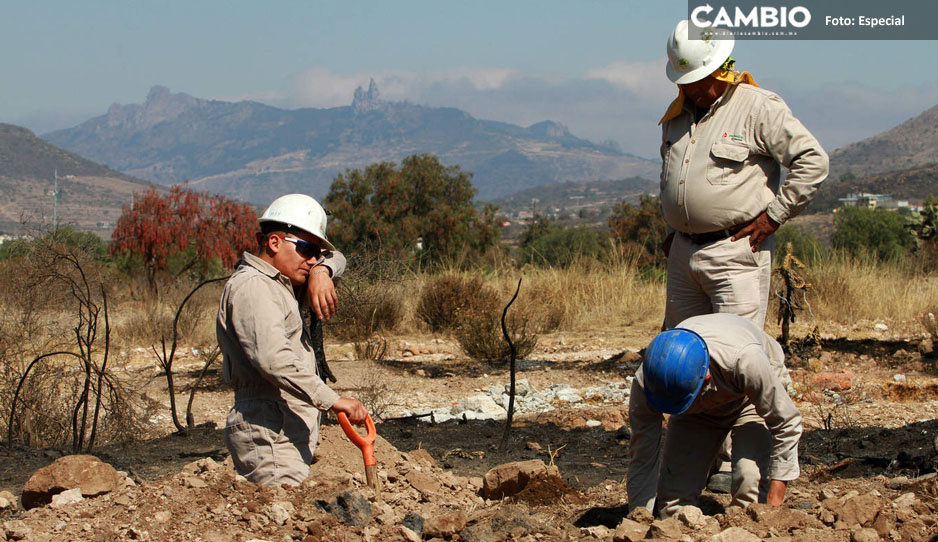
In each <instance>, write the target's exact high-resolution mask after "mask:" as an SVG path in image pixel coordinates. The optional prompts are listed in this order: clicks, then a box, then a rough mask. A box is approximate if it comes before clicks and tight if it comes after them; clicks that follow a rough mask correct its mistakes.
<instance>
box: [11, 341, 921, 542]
mask: <svg viewBox="0 0 938 542" xmlns="http://www.w3.org/2000/svg"><path fill="white" fill-rule="evenodd" d="M653 334H654V330H653V329H634V328H633V329H629V330H612V331H609V332H605V333H595V334H588V335H587V334H573V333H564V334H554V335H551V336H549V337H546V338H545V339H544V340H543V341H542V343H541V346H539V348H538V350H537V351H536V352H535V353H534V354H533V355H532V356H531V358H532V361H525V362H522V363H519V373H518V377H519V378H526V379H528V380H529V382H530V383H531V385H532V387H534V388H535V389H537V388H543V387H546V386H548V385H550V384H555V383H566V384H570V385H572V386H575V387H586V386H595V385H597V384H600V383H602V382H611V381H621V380H624V379H625V378H626V377H628V376H630V375H631V374H632V373H633V372H634V369H635V364H634V363H628V362H625V361H623V359H628V358H629V356H625V357H623V356H621V354H622V353H623V352H624V351H625V350H631V351H637V350H639V349H640V347H641V346H643V345H644V344H646V343H647V341H648V340H650V338H651V337H652V336H653ZM854 335H856V334H854ZM390 344H391V349H390V352H389V355H388V357H389V358H390V361H384V362H380V363H375V362H363V361H355V360H351V359H348V358H350V357H351V356H350V353H351V351H352V347H351V345H348V344H346V345H341V344H331V345H328V346H327V353H328V355H329V356H330V359H331V361H330V365H331V367H332V369H333V371H334V372H335V373H336V375H337V377H338V378H339V381H338V383H337V384H336V385H335V386H334V387H335V388H336V389H337V391H339V392H340V393H342V394H346V395H353V396H354V395H360V394H363V393H366V392H368V391H374V390H377V391H379V392H380V393H379V394H378V395H379V396H380V398H381V399H383V400H384V403H390V404H385V405H384V406H385V408H386V410H387V414H386V417H387V418H393V417H395V416H399V415H400V413H401V412H402V411H404V410H414V409H417V408H421V407H427V408H430V407H439V406H444V405H448V404H452V403H453V402H455V401H456V400H458V399H459V398H462V397H466V396H469V395H473V394H474V393H477V392H478V391H479V390H483V389H485V388H487V387H489V386H491V385H501V384H504V383H506V382H507V381H508V370H507V366H493V365H491V364H485V363H479V362H468V361H465V360H463V359H460V358H461V356H460V354H459V353H458V349H457V348H456V347H455V345H454V344H453V343H452V342H450V341H448V340H443V339H431V338H427V337H398V338H395V339H394V340H393V341H391V343H390ZM929 350H930V349H929V345H927V344H922V341H921V339H919V338H917V337H916V338H912V339H909V338H903V337H894V336H891V335H889V334H888V333H885V334H884V333H879V332H870V333H867V334H866V336H861V337H857V338H851V339H845V338H836V337H827V338H825V340H823V342H822V345H821V346H820V347H819V346H817V345H809V346H805V347H801V348H796V349H795V352H794V353H793V355H791V356H790V357H789V360H788V364H789V366H790V368H791V369H792V376H793V379H794V382H795V386H796V388H797V390H798V392H799V397H798V399H797V401H796V404H797V405H798V406H799V407H800V408H801V410H802V412H803V414H804V415H805V435H804V438H803V440H802V444H801V447H800V458H801V464H802V476H801V478H800V479H799V480H798V481H796V482H794V483H792V484H790V486H789V492H788V495H787V500H786V508H785V509H783V510H782V511H778V510H771V509H767V508H765V507H758V506H757V507H752V508H750V509H748V510H741V509H739V508H736V507H731V506H729V499H728V497H727V496H726V495H722V494H711V493H709V492H705V493H704V496H703V497H702V499H701V506H700V507H701V508H702V510H703V512H704V513H705V514H706V516H704V517H703V518H694V517H690V518H684V522H683V523H681V522H680V521H674V520H669V521H668V522H660V521H658V522H655V523H651V519H650V518H644V517H640V516H635V517H633V519H634V520H635V522H636V523H635V524H636V525H639V526H641V528H642V529H645V530H646V531H647V532H644V534H641V533H642V531H641V529H640V534H641V536H644V537H647V538H658V539H682V538H683V539H687V540H709V539H710V538H711V537H712V536H714V535H716V534H718V533H720V532H721V531H722V532H723V534H722V535H721V536H724V537H725V538H723V539H726V540H744V539H746V538H745V537H744V536H743V535H744V534H745V533H744V532H743V531H740V529H743V530H744V531H745V532H748V533H750V536H754V537H758V538H763V539H765V538H778V539H780V540H812V541H819V540H820V541H824V540H876V539H879V538H882V539H893V540H938V525H936V517H938V514H936V507H938V481H936V478H935V470H936V467H938V449H936V446H938V441H936V437H938V371H936V369H935V363H936V361H935V358H934V357H933V356H932V354H930V352H929ZM922 351H924V352H925V353H924V355H923V353H922ZM138 354H139V355H140V356H145V355H146V354H145V352H144V353H138ZM197 359H198V358H197V357H196V356H195V355H190V356H185V357H183V358H181V359H180V361H178V362H177V365H176V368H177V370H178V372H179V373H180V374H181V376H183V378H182V382H183V385H185V383H186V382H187V379H189V378H191V377H192V376H193V375H195V374H197V372H198V369H199V368H200V367H199V366H198V363H197ZM130 371H131V373H132V376H134V377H135V378H149V379H152V382H151V386H150V387H151V390H152V393H153V396H154V397H155V398H157V399H159V400H161V401H163V402H165V403H167V404H168V402H167V401H166V395H165V383H164V381H163V380H162V379H161V378H160V377H159V374H158V372H157V370H156V369H155V368H154V367H153V365H152V363H151V362H149V361H148V360H146V359H145V358H144V357H141V358H140V359H139V360H135V364H134V365H132V366H131V369H130ZM897 375H901V376H897ZM216 381H217V374H215V375H212V377H211V378H210V379H209V382H208V384H209V386H208V389H206V390H201V391H199V393H198V394H197V396H196V407H195V412H194V414H195V419H196V422H197V423H201V424H202V425H200V426H199V427H198V428H197V429H196V430H194V431H192V432H191V433H190V434H189V435H187V436H174V435H172V434H171V433H172V424H171V423H170V421H169V417H168V415H166V412H164V413H163V415H162V416H157V417H155V418H154V419H153V420H152V421H153V435H154V438H152V439H149V440H145V441H140V442H136V443H133V444H130V445H126V446H104V447H100V448H99V449H97V450H95V452H94V454H95V455H97V456H98V457H100V458H101V459H102V460H104V461H106V462H108V463H110V464H111V465H113V466H114V467H115V468H117V469H118V470H123V471H126V472H127V473H128V474H129V476H130V477H131V478H133V479H134V480H135V481H136V482H137V485H136V486H133V487H128V488H125V489H122V490H120V491H119V492H116V493H113V494H109V495H105V496H102V497H98V498H95V499H86V500H84V501H82V502H79V503H76V504H72V505H67V506H64V507H62V508H58V509H53V508H49V507H46V508H40V509H35V510H31V511H28V512H22V511H18V512H14V513H12V514H9V515H8V516H7V517H5V518H3V519H4V520H5V523H4V526H5V530H6V533H7V535H9V536H14V537H15V536H23V535H24V534H26V533H28V534H26V536H27V538H26V539H28V540H102V541H103V540H206V541H208V540H237V541H248V540H270V541H274V540H276V541H281V540H284V541H285V540H362V539H364V540H406V539H407V536H413V534H412V533H411V532H409V531H406V530H404V529H402V527H401V526H402V525H404V524H407V525H411V526H413V525H414V522H415V521H416V519H415V518H422V519H423V520H424V528H423V534H424V537H425V538H428V539H429V538H431V537H432V536H433V535H434V533H435V534H436V535H437V538H441V539H444V538H449V539H453V540H460V539H462V540H476V541H487V540H613V533H614V532H615V529H616V526H617V525H619V523H620V521H621V520H622V518H623V517H624V516H625V511H626V510H627V500H626V493H625V484H624V482H623V480H624V476H625V471H626V465H627V455H628V444H629V437H630V435H629V431H628V427H627V425H626V423H625V422H626V412H625V409H626V407H627V405H599V404H595V405H587V406H586V407H585V408H574V407H572V406H566V407H565V406H564V405H557V406H558V408H557V410H555V411H552V412H549V413H543V414H538V415H534V416H525V417H520V418H516V419H515V422H514V424H513V427H512V431H511V436H510V438H509V440H508V441H507V443H505V444H503V443H502V436H503V432H504V422H503V421H498V422H495V421H487V422H466V423H457V422H447V423H444V424H437V425H431V424H426V423H423V422H417V421H416V420H413V419H404V420H393V419H389V420H386V421H384V422H382V423H379V424H378V433H379V436H380V439H379V443H378V446H377V449H376V456H377V458H378V462H379V476H380V478H381V479H382V482H383V484H384V487H383V488H382V491H381V492H380V494H379V495H378V496H376V495H375V494H374V493H373V492H371V490H369V489H367V488H365V487H364V476H363V468H362V464H361V456H360V454H359V452H358V450H357V449H356V448H354V447H353V446H352V444H351V443H350V442H349V441H348V440H347V439H346V438H345V436H344V435H343V433H342V432H341V430H340V429H339V428H338V427H337V426H335V425H329V426H326V427H324V430H323V434H322V439H321V442H320V445H319V447H318V448H317V458H318V461H317V463H316V464H315V465H314V468H313V474H312V475H311V477H310V479H309V480H308V481H307V483H306V484H305V485H304V486H301V487H300V488H292V489H284V488H274V489H266V488H260V487H257V486H254V485H253V484H250V483H247V482H244V481H243V480H240V481H239V480H238V479H237V478H236V477H235V476H234V472H233V470H232V469H231V466H230V460H227V451H226V450H225V446H224V443H223V441H222V437H221V431H220V429H219V427H221V425H222V424H223V421H224V416H225V413H226V411H227V409H228V407H229V406H230V401H231V392H230V391H228V390H226V389H224V387H223V386H217V385H213V382H216ZM848 384H849V387H846V388H844V389H837V388H838V387H841V388H843V387H844V386H846V385H848ZM186 397H187V394H186V396H185V397H183V398H182V401H183V404H184V401H185V398H186ZM587 420H598V421H600V422H601V425H600V426H596V427H589V426H587V423H586V422H587ZM159 435H162V436H159ZM166 435H170V436H166ZM62 454H63V452H62V451H58V450H27V449H21V448H16V449H13V450H7V451H6V452H4V453H3V455H2V456H0V490H7V491H10V492H12V493H14V494H15V495H17V496H19V495H20V493H21V492H22V487H23V484H24V483H25V481H26V479H27V478H28V477H29V475H30V474H31V473H32V472H34V471H35V470H36V469H38V468H40V467H42V466H44V465H47V464H49V463H51V462H52V461H53V460H54V459H55V458H57V457H59V456H61V455H62ZM527 459H541V460H543V461H544V462H545V463H550V462H553V463H554V464H555V465H556V466H557V467H558V468H559V470H560V474H561V476H562V477H563V479H562V480H558V479H545V480H541V481H539V482H538V483H537V484H535V485H534V486H533V487H531V488H529V490H528V491H527V492H525V493H524V494H522V495H519V496H518V497H516V498H514V499H506V500H502V501H491V500H485V499H483V498H482V497H480V496H479V489H480V487H481V478H480V477H481V476H482V475H483V474H484V473H485V472H487V471H488V470H489V469H490V468H492V467H494V466H496V465H499V464H502V463H507V462H511V461H521V460H527ZM337 496H338V497H337ZM337 502H338V504H337ZM367 508H370V511H367V510H366V509H367ZM349 510H351V512H349ZM343 511H344V512H343ZM343 513H344V514H345V515H344V516H343ZM349 514H351V515H349ZM415 514H416V515H415ZM20 522H22V523H20ZM649 524H651V526H650V528H649ZM624 525H625V524H624ZM629 525H631V524H629ZM463 527H464V528H463ZM457 532H459V533H461V534H455V533H457ZM0 534H2V532H0ZM619 536H625V534H624V531H623V532H620V535H619ZM630 536H632V537H635V536H637V535H635V534H634V533H632V535H630ZM0 539H2V538H0ZM621 539H623V540H624V539H626V538H621ZM753 539H754V538H753Z"/></svg>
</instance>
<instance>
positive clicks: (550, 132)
mask: <svg viewBox="0 0 938 542" xmlns="http://www.w3.org/2000/svg"><path fill="white" fill-rule="evenodd" d="M528 133H530V134H532V135H536V136H540V137H547V138H552V139H561V138H564V137H567V136H570V135H571V134H570V130H568V129H567V127H566V126H564V125H563V124H560V123H559V122H554V121H552V120H545V121H542V122H538V123H537V124H532V125H531V126H529V127H528Z"/></svg>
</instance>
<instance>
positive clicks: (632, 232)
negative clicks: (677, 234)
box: [609, 194, 667, 267]
mask: <svg viewBox="0 0 938 542" xmlns="http://www.w3.org/2000/svg"><path fill="white" fill-rule="evenodd" d="M609 234H610V235H611V236H612V239H613V241H615V243H616V245H617V246H618V247H619V249H620V250H622V251H624V252H626V253H632V254H637V255H638V256H639V265H642V266H648V267H651V266H654V267H660V266H664V264H665V257H664V252H663V251H662V248H661V244H662V243H663V242H664V239H665V237H666V236H667V227H666V224H665V221H664V216H663V215H662V214H661V202H660V201H659V199H658V197H657V196H649V195H647V194H645V195H643V196H641V198H639V202H638V207H634V206H632V205H631V204H629V203H627V202H625V201H622V202H620V203H619V204H617V205H616V206H615V207H613V209H612V216H610V217H609Z"/></svg>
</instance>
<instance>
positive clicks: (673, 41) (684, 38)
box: [666, 20, 736, 85]
mask: <svg viewBox="0 0 938 542" xmlns="http://www.w3.org/2000/svg"><path fill="white" fill-rule="evenodd" d="M719 31H720V36H721V39H713V30H712V29H710V28H703V29H701V28H697V27H695V26H694V27H690V28H688V24H687V21H686V20H684V21H681V22H679V23H677V26H676V27H675V28H674V32H671V37H669V38H668V65H667V68H666V72H667V74H668V79H670V80H671V81H672V82H674V83H677V84H679V85H686V84H688V83H693V82H694V81H700V80H701V79H703V78H704V77H706V76H708V75H710V74H711V73H713V72H715V71H716V69H717V68H719V67H720V66H722V65H723V63H724V62H726V59H727V58H729V57H730V53H732V52H733V45H734V44H735V43H736V39H735V38H734V37H733V34H732V33H730V32H729V30H726V29H724V28H721V29H720V30H719ZM688 33H690V35H688Z"/></svg>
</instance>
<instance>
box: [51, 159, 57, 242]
mask: <svg viewBox="0 0 938 542" xmlns="http://www.w3.org/2000/svg"><path fill="white" fill-rule="evenodd" d="M58 229H59V168H55V188H53V189H52V231H56V230H58Z"/></svg>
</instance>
